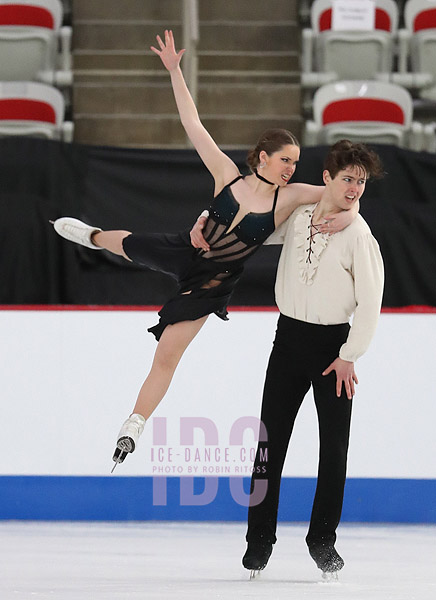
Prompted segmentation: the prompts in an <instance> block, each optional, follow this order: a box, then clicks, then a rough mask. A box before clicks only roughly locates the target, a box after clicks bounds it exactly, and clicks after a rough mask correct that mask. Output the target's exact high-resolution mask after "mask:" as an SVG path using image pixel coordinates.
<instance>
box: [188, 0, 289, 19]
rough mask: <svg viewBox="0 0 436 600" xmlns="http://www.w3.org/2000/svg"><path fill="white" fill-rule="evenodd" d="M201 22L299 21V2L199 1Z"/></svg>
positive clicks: (264, 0)
mask: <svg viewBox="0 0 436 600" xmlns="http://www.w3.org/2000/svg"><path fill="white" fill-rule="evenodd" d="M198 4H199V16H200V20H201V21H213V20H217V21H219V20H222V19H228V20H231V19H233V20H239V21H242V22H244V21H270V20H276V21H279V20H284V21H289V20H294V21H296V20H297V19H298V0H250V2H241V1H236V2H235V1H233V2H232V1H230V2H229V0H199V3H198Z"/></svg>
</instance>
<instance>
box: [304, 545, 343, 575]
mask: <svg viewBox="0 0 436 600" xmlns="http://www.w3.org/2000/svg"><path fill="white" fill-rule="evenodd" d="M306 541H307V540H306ZM307 546H308V548H309V554H310V556H311V557H312V558H313V560H314V561H315V562H316V566H317V567H318V569H321V571H322V578H323V579H324V580H325V581H337V580H338V571H340V570H341V569H342V567H343V566H344V560H343V559H342V557H341V556H339V554H338V553H337V552H336V549H335V547H334V545H333V544H332V543H331V542H323V541H316V542H309V541H307Z"/></svg>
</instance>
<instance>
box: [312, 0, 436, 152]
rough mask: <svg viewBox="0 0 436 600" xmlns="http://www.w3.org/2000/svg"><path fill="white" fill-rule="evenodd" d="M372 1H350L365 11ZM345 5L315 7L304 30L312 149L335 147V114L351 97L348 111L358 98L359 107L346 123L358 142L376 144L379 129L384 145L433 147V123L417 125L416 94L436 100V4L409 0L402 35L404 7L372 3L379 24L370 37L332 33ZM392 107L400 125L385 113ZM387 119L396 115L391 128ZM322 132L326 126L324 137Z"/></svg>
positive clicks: (383, 0) (327, 0)
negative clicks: (400, 24) (373, 139)
mask: <svg viewBox="0 0 436 600" xmlns="http://www.w3.org/2000/svg"><path fill="white" fill-rule="evenodd" d="M365 2H368V0H363V2H362V1H361V0H348V4H347V8H348V9H350V7H353V6H354V7H359V6H360V7H364V6H365ZM353 3H354V5H353ZM340 4H341V2H340V0H315V1H314V2H313V4H312V6H311V25H312V27H311V29H304V30H303V50H302V52H303V55H302V78H301V80H302V87H303V103H304V105H305V107H306V108H308V107H311V108H312V107H313V121H310V122H309V123H308V124H307V126H306V140H305V141H306V143H323V142H322V139H323V138H326V139H329V140H331V137H332V136H333V135H334V134H333V131H338V127H339V126H338V123H339V121H338V117H339V112H338V111H337V110H336V109H337V108H338V107H339V106H340V103H341V102H343V101H345V98H346V104H342V106H347V107H348V108H350V107H351V106H352V102H351V98H352V97H353V96H354V95H357V96H358V97H357V98H356V103H355V105H356V107H359V108H356V110H352V111H351V110H347V111H346V113H347V115H348V119H345V117H344V119H342V120H343V121H344V122H347V121H348V122H349V127H351V129H352V130H353V131H352V133H353V135H357V132H359V134H361V135H363V134H364V133H365V136H366V138H369V139H371V137H373V136H375V135H376V131H374V129H375V130H379V133H380V135H379V139H380V141H381V142H382V143H396V145H402V146H407V147H410V148H413V149H416V150H419V149H425V150H429V149H431V148H433V147H434V145H435V143H434V141H433V140H432V135H433V134H432V132H433V130H434V129H435V128H434V126H433V124H431V123H428V124H427V125H423V124H421V123H418V122H414V121H413V120H412V113H413V99H412V91H413V92H414V93H415V94H418V97H420V98H426V99H429V100H433V101H436V0H407V1H406V2H405V5H404V24H405V27H404V28H403V29H401V30H398V22H399V11H398V6H397V3H396V2H394V1H393V0H372V4H373V5H374V23H373V27H372V28H371V27H369V28H368V29H367V30H364V29H363V28H361V29H354V28H352V27H350V28H349V29H342V26H339V27H333V25H334V23H335V19H334V17H335V14H334V11H335V10H340V8H341V7H340ZM368 4H370V2H368ZM342 6H343V3H342ZM336 23H338V20H336ZM341 25H342V24H341ZM353 81H355V82H356V84H355V85H354V84H353V83H352V82H353ZM376 82H377V83H376ZM335 84H337V85H335ZM318 88H320V89H318ZM402 88H403V89H402ZM317 89H318V91H317V92H315V95H314V96H313V99H312V94H313V91H314V90H317ZM407 90H409V91H407ZM332 94H333V95H334V94H338V103H337V104H336V105H335V106H336V109H335V110H334V111H333V113H335V114H336V117H335V124H333V122H332V121H331V120H329V122H328V127H327V122H326V121H325V119H326V118H329V119H331V115H332V109H331V108H329V109H326V104H328V105H329V103H330V102H331V101H332V100H333V99H334V98H333V97H332ZM369 100H371V101H370V102H369ZM388 105H389V106H390V107H391V108H392V107H393V106H394V105H398V106H400V107H401V111H400V112H402V113H403V117H404V118H403V119H402V122H401V123H400V122H397V121H395V119H396V117H395V118H394V122H396V124H395V125H394V123H393V122H392V118H391V117H392V113H391V111H390V110H389V111H387V113H386V111H385V110H384V109H386V108H387V107H388ZM370 106H371V110H370V111H369V113H368V109H369V107H370ZM362 109H364V113H365V118H363V119H362V118H360V117H361V116H362V114H361V110H362ZM394 112H395V111H394ZM400 112H398V115H399V114H400ZM326 114H327V115H330V117H326ZM387 114H388V115H390V116H389V118H388V121H387V122H386V123H385V122H384V121H385V117H386V116H387ZM321 115H323V116H322V117H321ZM435 115H436V104H435ZM323 123H324V125H323ZM358 123H361V125H358ZM382 126H383V127H384V128H385V130H384V131H383V132H382V131H380V127H382ZM322 127H327V128H326V131H325V132H323V131H322ZM386 127H388V130H389V132H390V133H389V134H386ZM320 128H321V129H320ZM394 131H396V133H394ZM399 131H402V133H401V135H400V133H399ZM406 131H407V133H406ZM317 132H318V133H317ZM376 137H377V136H376ZM433 137H434V135H433ZM317 140H318V141H317ZM394 140H396V141H394ZM419 140H420V141H419ZM327 143H330V142H327Z"/></svg>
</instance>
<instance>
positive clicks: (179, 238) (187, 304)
mask: <svg viewBox="0 0 436 600" xmlns="http://www.w3.org/2000/svg"><path fill="white" fill-rule="evenodd" d="M242 177H243V176H242V175H240V176H239V177H237V178H236V179H234V180H233V181H232V182H230V183H229V184H228V185H226V186H225V187H224V188H223V189H222V191H221V192H220V193H219V194H218V195H217V196H216V197H215V198H214V199H213V201H212V204H211V206H210V208H209V218H208V220H207V223H206V226H205V228H204V230H203V235H204V237H205V239H206V241H207V242H208V244H209V246H210V250H209V251H208V252H205V251H204V250H201V249H198V248H193V247H192V245H191V240H190V237H189V231H182V232H180V233H176V234H161V233H132V234H131V235H129V236H128V237H126V238H125V239H124V242H123V247H124V251H125V253H126V254H127V256H128V257H129V258H130V259H131V260H132V261H133V262H134V263H137V264H139V265H142V266H146V267H148V268H150V269H153V270H155V271H160V272H162V273H167V274H168V275H171V276H172V277H174V278H175V279H176V280H177V282H178V284H179V289H178V291H177V294H176V295H175V296H174V297H172V298H170V299H169V300H168V301H167V302H166V303H165V304H164V306H163V307H162V309H161V310H160V312H159V317H160V320H159V323H158V324H157V325H155V326H154V327H151V328H150V329H149V330H148V331H150V332H151V333H153V334H154V335H155V337H156V339H157V340H159V339H160V336H161V335H162V332H163V330H164V329H165V327H166V326H167V325H169V324H172V323H178V322H179V321H192V320H195V319H199V318H200V317H203V316H205V315H208V314H211V313H215V314H216V315H217V316H218V317H220V318H221V319H224V320H225V321H227V320H228V318H227V305H228V303H229V300H230V298H231V295H232V293H233V290H234V288H235V285H236V284H237V282H238V281H239V278H240V277H241V274H242V271H243V268H244V263H245V261H246V260H247V259H248V258H249V257H250V256H252V254H254V252H256V250H258V249H259V247H260V246H261V245H262V244H263V242H264V241H265V240H266V238H267V237H268V236H269V235H271V233H272V232H273V231H274V229H275V224H274V212H275V207H276V204H277V196H278V191H279V188H277V190H276V192H275V195H274V201H273V205H272V207H271V210H270V211H268V212H265V213H252V212H250V213H248V214H246V215H245V216H244V217H243V219H242V220H241V221H240V222H239V223H237V225H235V226H233V223H234V220H235V217H236V215H237V213H238V211H239V208H240V207H239V204H238V202H237V201H236V200H235V197H234V196H233V193H232V190H231V186H232V185H233V184H234V183H235V182H236V181H238V180H239V179H241V178H242Z"/></svg>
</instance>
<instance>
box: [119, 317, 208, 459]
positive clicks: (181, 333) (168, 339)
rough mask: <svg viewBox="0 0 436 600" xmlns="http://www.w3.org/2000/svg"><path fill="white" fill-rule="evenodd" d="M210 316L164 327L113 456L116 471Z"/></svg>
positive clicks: (132, 449)
mask: <svg viewBox="0 0 436 600" xmlns="http://www.w3.org/2000/svg"><path fill="white" fill-rule="evenodd" d="M207 317H208V315H206V316H204V317H201V318H200V319H196V320H195V321H181V322H180V323H175V324H174V325H167V326H166V327H165V330H164V332H163V333H162V336H161V338H160V340H159V344H158V346H157V349H156V352H155V355H154V359H153V364H152V366H151V369H150V373H149V374H148V376H147V379H146V380H145V381H144V383H143V384H142V387H141V389H140V391H139V394H138V398H137V401H136V404H135V407H134V409H133V413H132V414H131V415H130V417H129V418H128V419H127V420H126V421H125V422H124V423H123V426H122V427H121V430H120V433H119V434H118V440H117V447H116V449H115V453H114V455H113V457H112V458H113V460H114V462H115V465H114V468H115V466H116V464H117V463H121V462H123V461H124V459H125V458H126V456H127V453H128V452H133V451H134V449H135V447H136V443H137V441H138V438H139V436H140V435H141V433H142V431H143V429H144V425H145V421H146V419H148V417H149V416H150V415H151V414H152V412H153V411H154V409H155V408H156V406H157V405H158V404H159V402H160V401H161V400H162V398H163V397H164V396H165V394H166V392H167V390H168V387H169V385H170V383H171V380H172V378H173V375H174V372H175V370H176V367H177V365H178V364H179V361H180V359H181V358H182V356H183V353H184V352H185V350H186V348H187V347H188V346H189V344H190V343H191V342H192V340H193V339H194V337H195V336H196V335H197V333H198V332H199V331H200V329H201V328H202V327H203V325H204V323H205V322H206V320H207Z"/></svg>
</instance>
